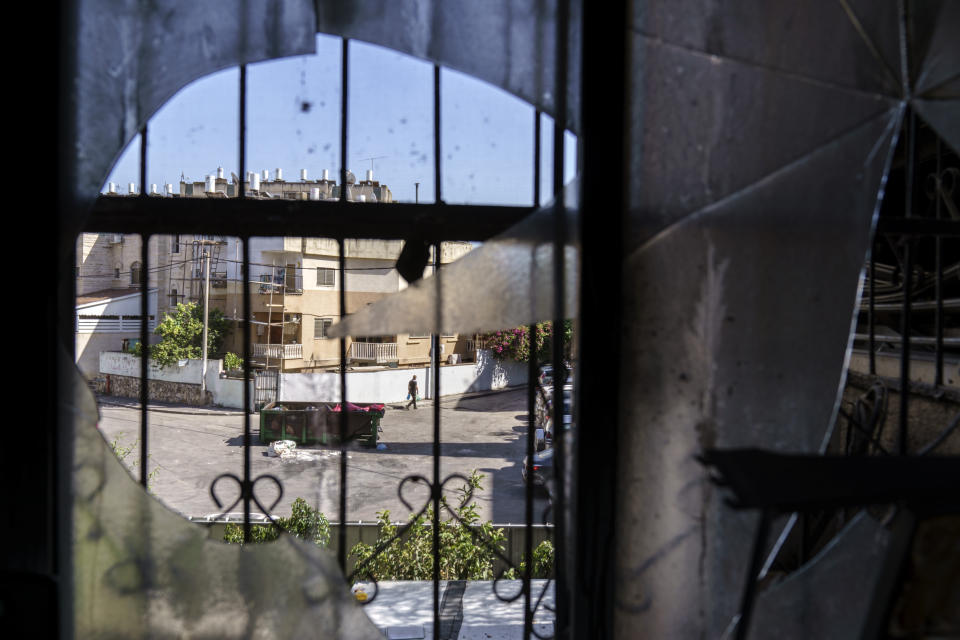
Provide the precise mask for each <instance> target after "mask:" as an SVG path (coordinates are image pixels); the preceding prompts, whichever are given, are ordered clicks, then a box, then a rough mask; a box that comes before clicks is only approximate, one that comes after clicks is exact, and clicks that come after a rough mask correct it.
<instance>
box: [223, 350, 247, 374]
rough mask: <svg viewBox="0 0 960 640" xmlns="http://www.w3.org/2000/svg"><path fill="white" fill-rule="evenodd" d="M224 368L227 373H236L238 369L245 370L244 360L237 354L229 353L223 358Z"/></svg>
mask: <svg viewBox="0 0 960 640" xmlns="http://www.w3.org/2000/svg"><path fill="white" fill-rule="evenodd" d="M223 368H224V369H226V370H227V371H235V370H237V369H242V368H243V358H241V357H240V356H238V355H237V354H235V353H230V352H227V355H225V356H223Z"/></svg>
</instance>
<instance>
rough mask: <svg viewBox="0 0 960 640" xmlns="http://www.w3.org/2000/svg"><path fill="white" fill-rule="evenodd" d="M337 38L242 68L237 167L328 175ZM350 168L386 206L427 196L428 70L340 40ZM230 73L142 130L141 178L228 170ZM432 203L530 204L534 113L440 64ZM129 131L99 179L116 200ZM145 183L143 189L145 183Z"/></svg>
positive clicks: (170, 106) (131, 178)
mask: <svg viewBox="0 0 960 640" xmlns="http://www.w3.org/2000/svg"><path fill="white" fill-rule="evenodd" d="M340 43H341V41H340V39H339V38H335V37H330V36H322V35H318V36H317V53H316V55H312V56H303V57H297V58H286V59H283V60H274V61H270V62H264V63H259V64H255V65H249V66H248V67H247V92H248V93H247V170H250V171H254V170H255V171H263V170H264V169H267V170H269V172H270V177H271V179H273V177H274V175H275V173H274V172H275V170H276V168H277V167H280V168H282V169H283V178H284V179H285V180H288V181H291V180H299V179H300V170H301V169H307V172H308V173H307V177H308V178H309V179H315V178H318V177H320V175H321V173H322V171H323V169H328V170H329V171H330V174H331V177H335V176H337V175H338V174H339V165H340V133H339V131H340V59H341V58H340V56H341V44H340ZM349 62H350V67H349V69H350V78H349V96H348V104H349V107H348V108H349V115H348V127H349V129H348V132H347V134H348V168H349V169H350V170H351V171H353V172H354V173H355V174H357V177H358V178H360V179H363V177H364V176H365V175H366V171H367V170H368V169H370V168H371V160H370V159H371V158H373V160H372V168H373V170H374V178H375V179H376V180H380V181H381V182H383V183H385V184H387V185H388V186H389V187H390V189H391V191H392V192H393V195H394V199H396V200H399V201H405V202H413V200H414V194H415V187H414V183H416V182H419V183H420V201H421V202H432V201H433V198H434V180H433V176H434V169H433V163H434V158H433V149H434V143H433V66H432V64H430V63H428V62H423V61H420V60H417V59H415V58H411V57H409V56H406V55H403V54H400V53H397V52H394V51H391V50H389V49H384V48H382V47H377V46H374V45H368V44H365V43H361V42H357V41H351V43H350V61H349ZM238 85H239V72H238V70H237V69H235V68H234V69H227V70H225V71H221V72H218V73H215V74H213V75H210V76H207V77H205V78H201V79H200V80H197V81H196V82H194V83H192V84H190V85H189V86H187V87H185V88H184V89H182V90H181V91H180V92H179V93H178V94H177V95H175V96H174V97H173V98H172V99H171V100H170V101H169V102H168V103H167V104H165V105H164V106H163V107H161V108H160V109H159V110H158V112H157V113H156V114H155V115H154V116H153V118H151V120H150V122H149V125H148V143H149V148H148V150H147V175H148V185H149V183H156V184H157V185H158V188H159V189H160V190H161V191H162V189H163V184H165V183H168V182H169V183H172V184H173V185H174V190H175V191H178V190H179V187H178V183H179V181H180V177H181V173H182V174H183V175H184V176H185V177H186V178H188V179H190V180H197V181H199V180H203V179H204V177H205V176H207V175H210V174H212V173H215V172H216V169H217V167H219V166H222V167H223V168H224V172H225V175H226V176H227V177H229V176H230V172H231V171H233V172H237V171H238V169H237V167H238V161H237V153H238V148H237V146H238V145H237V128H238V116H239V114H238V112H237V111H238V107H237V105H238V93H239V86H238ZM440 85H441V94H440V95H441V154H442V156H443V157H442V159H441V171H442V177H443V185H442V197H443V198H444V200H445V201H446V202H450V203H472V204H481V203H482V204H516V205H529V204H532V203H533V153H534V145H533V136H534V117H535V116H534V110H533V107H532V106H530V105H529V104H527V103H525V102H523V101H522V100H519V99H518V98H515V97H513V96H511V95H509V94H507V93H506V92H504V91H501V90H500V89H497V88H495V87H493V86H491V85H489V84H486V83H484V82H481V81H479V80H475V79H473V78H470V77H469V76H465V75H463V74H461V73H458V72H455V71H451V70H448V69H444V70H443V71H442V73H441V83H440ZM552 126H553V123H552V120H551V119H550V118H549V117H548V116H543V123H542V135H541V154H542V159H543V161H542V165H541V174H542V181H541V194H542V200H543V201H546V200H548V199H549V195H548V194H549V193H550V191H551V188H550V184H551V179H552V154H553V151H552V147H553V144H552V141H553V137H552V136H553V129H552ZM566 139H567V143H566V154H565V155H566V163H565V164H566V166H565V174H566V180H569V179H570V178H571V177H572V176H573V173H574V165H575V144H576V139H575V138H574V136H572V135H571V134H569V133H568V134H567V136H566ZM139 154H140V142H139V136H138V137H137V138H135V139H134V140H133V141H132V142H131V143H130V145H129V146H128V147H127V149H125V150H124V152H123V153H122V154H121V156H120V158H119V160H118V161H117V163H116V165H115V166H114V168H113V170H112V171H111V173H110V176H109V177H108V178H107V179H106V180H105V181H104V188H103V190H104V191H105V190H106V183H107V182H115V183H117V184H118V185H119V186H118V190H119V191H121V192H123V193H125V192H126V191H127V185H128V183H130V182H133V183H139V181H140V179H139ZM148 188H149V186H148Z"/></svg>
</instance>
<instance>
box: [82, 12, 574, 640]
mask: <svg viewBox="0 0 960 640" xmlns="http://www.w3.org/2000/svg"><path fill="white" fill-rule="evenodd" d="M556 27H557V35H556V52H555V53H556V66H555V71H556V85H555V86H556V87H557V91H556V100H557V105H556V112H555V113H554V114H553V116H554V121H553V122H554V130H553V196H554V216H553V219H554V224H555V229H554V235H555V237H554V245H553V256H554V258H553V260H554V262H553V278H554V282H553V294H554V308H553V318H552V322H553V326H554V328H555V330H554V334H555V335H556V334H557V332H558V331H559V327H562V326H563V322H564V319H565V318H564V311H563V310H564V304H565V302H564V298H563V293H564V288H563V285H562V283H563V281H564V264H563V256H564V250H563V247H564V245H565V243H566V238H567V234H568V230H567V229H566V224H567V223H566V218H565V215H564V206H565V203H564V194H563V175H564V142H565V141H564V130H565V127H564V123H566V122H567V90H566V86H567V84H566V74H567V69H568V65H567V59H568V51H567V49H568V43H567V38H568V30H569V6H568V2H565V1H563V2H559V3H558V16H557V21H556ZM349 45H350V40H349V39H347V38H343V39H342V50H341V51H342V66H341V104H340V116H341V121H340V181H341V184H342V185H345V184H346V173H347V149H348V139H347V118H348V69H349ZM239 72H240V73H239V85H240V86H239V131H238V136H237V137H238V165H239V175H241V176H244V175H246V166H245V162H246V94H247V87H246V66H245V65H241V66H240V67H239ZM440 80H441V73H440V66H439V65H436V64H435V65H434V74H433V92H434V123H433V125H434V184H435V197H434V199H435V202H434V203H432V204H389V205H382V204H378V203H371V204H364V205H363V206H362V207H361V206H359V205H355V204H350V203H348V202H347V199H346V195H347V193H346V192H347V190H346V189H341V190H340V199H339V202H324V201H320V202H309V201H283V202H262V201H258V202H253V201H251V200H248V199H246V198H245V195H246V194H245V193H244V189H242V188H241V189H238V193H237V194H236V198H231V199H215V200H203V199H201V200H193V199H183V200H180V199H177V200H170V199H164V198H149V197H148V195H149V194H148V193H147V190H145V189H141V190H140V194H139V197H137V198H131V199H127V198H106V199H105V198H100V199H99V200H98V201H97V203H96V205H95V207H94V210H93V211H92V212H91V215H90V217H89V219H88V222H87V224H86V227H85V229H84V230H85V231H102V230H104V229H109V230H113V231H122V232H124V233H138V234H140V236H141V247H142V256H141V260H140V262H141V265H142V267H141V268H142V272H143V273H149V269H150V264H149V250H148V248H149V243H150V239H151V236H153V235H160V234H183V233H190V232H193V233H205V234H210V233H223V232H224V231H225V225H224V221H225V218H224V215H225V214H227V213H229V214H230V218H229V219H230V229H231V230H234V229H239V231H240V233H239V234H237V235H238V236H239V239H240V240H241V242H242V245H243V254H242V281H243V282H244V283H245V286H244V287H243V318H244V320H243V329H242V330H243V362H244V365H243V371H244V392H243V403H244V407H245V410H244V420H243V444H244V447H243V469H242V472H241V473H240V474H239V475H238V474H235V473H224V474H221V475H219V476H217V477H216V478H214V480H213V481H212V483H211V486H210V493H211V497H212V498H213V500H214V502H215V503H216V504H217V506H218V508H221V509H222V511H223V512H224V513H226V512H228V511H230V510H232V509H233V508H234V507H235V506H237V505H238V504H242V507H243V523H242V530H243V539H244V541H245V542H250V541H251V540H252V538H251V508H252V506H253V505H256V507H257V508H258V509H260V511H261V512H263V513H264V514H265V515H266V516H267V518H268V519H269V520H270V521H271V522H272V523H273V524H274V525H276V522H275V520H274V519H273V517H272V516H271V512H272V510H273V508H274V507H276V505H277V504H278V503H279V502H280V500H281V499H282V496H283V484H282V483H281V481H280V480H279V479H278V478H277V477H276V476H273V475H271V474H262V475H259V476H257V477H251V470H250V447H251V444H252V436H251V430H250V414H249V407H250V406H251V397H250V380H251V372H250V360H251V357H250V356H251V353H250V348H251V347H250V345H251V331H250V322H249V321H248V320H249V319H250V318H251V308H250V291H249V285H250V283H251V275H250V255H249V240H250V238H251V237H255V236H262V235H271V234H275V233H276V231H277V230H278V229H282V230H283V231H284V233H288V234H296V235H299V236H303V237H311V236H314V237H333V238H336V240H337V241H338V244H339V256H340V257H339V268H338V270H339V305H340V315H341V317H344V315H345V313H346V287H345V275H346V266H345V252H344V241H345V240H346V239H347V238H352V237H364V238H381V239H409V234H410V229H411V228H413V227H416V230H417V234H418V236H419V237H420V238H425V239H427V240H428V241H429V242H430V243H431V244H432V246H433V255H434V276H433V277H435V278H437V282H438V286H437V298H438V300H437V310H438V314H439V310H440V308H441V305H440V301H441V297H442V294H441V287H440V286H439V283H440V282H442V281H441V271H440V247H441V242H442V241H444V240H473V241H483V240H486V239H488V238H489V237H491V236H493V235H495V234H496V233H498V232H500V231H502V230H504V229H505V228H507V227H508V226H510V224H512V223H514V222H517V221H519V220H520V219H522V218H523V217H524V216H526V215H528V214H529V213H530V212H532V211H533V210H535V209H536V208H539V207H540V200H541V195H540V179H541V173H540V163H541V149H540V146H541V142H540V136H541V115H542V114H541V112H540V111H539V110H535V113H534V117H535V120H534V138H535V140H534V158H533V163H534V167H535V168H534V185H533V189H534V207H533V208H530V207H517V206H483V205H448V204H446V203H444V202H443V198H442V193H441V184H442V182H441V153H440V148H441V137H440V133H441V130H440V116H441V113H440ZM148 144H149V143H148V129H147V126H146V125H144V126H143V128H142V129H141V130H140V184H142V185H145V184H147V149H148ZM139 284H140V292H141V324H140V340H141V343H142V344H143V345H144V354H145V355H148V354H149V346H148V345H149V340H148V338H149V328H148V320H147V318H148V313H149V311H148V295H147V291H148V279H147V278H142V279H141V281H140V283H139ZM438 324H439V318H438ZM529 330H530V332H531V333H530V335H531V336H532V335H534V330H535V327H534V326H533V325H531V326H530V327H529ZM431 342H432V347H433V354H434V356H433V358H432V365H431V366H432V373H433V395H434V405H433V406H434V410H433V453H432V455H433V469H432V477H431V478H427V477H426V476H423V475H411V476H408V477H406V478H404V479H403V480H402V481H401V483H400V485H399V486H398V488H397V491H398V495H399V498H400V500H401V502H403V504H404V505H406V506H407V507H408V508H410V509H411V511H412V510H413V507H412V505H410V504H409V503H408V502H407V500H406V499H405V498H404V496H403V489H404V487H405V485H406V484H407V483H423V484H426V485H427V486H428V487H429V489H430V501H429V502H428V503H427V504H424V505H423V506H422V507H421V508H420V510H419V513H418V514H417V515H422V514H423V513H424V512H425V511H426V510H427V507H428V505H430V504H432V506H433V522H432V530H433V595H434V598H433V623H434V624H433V637H434V638H438V639H439V638H441V637H442V636H441V632H442V628H443V627H442V626H441V612H440V591H439V583H440V563H439V562H438V557H439V549H440V541H439V535H440V526H439V522H440V512H441V496H442V492H443V488H444V486H445V485H446V484H447V483H448V482H450V481H451V480H467V479H466V478H465V477H464V476H463V475H461V474H452V475H449V476H447V477H446V478H441V477H440V442H441V420H440V402H439V399H440V391H441V390H440V377H439V367H440V364H439V353H440V351H439V345H440V336H439V335H438V334H434V335H432V341H431ZM533 353H534V350H532V349H531V354H533ZM551 355H552V358H551V359H552V365H553V370H554V372H555V375H554V381H555V384H554V386H555V387H556V384H558V383H559V384H560V385H561V388H562V381H563V379H564V377H563V376H562V375H561V374H560V372H561V371H564V370H565V366H566V365H565V362H564V358H563V345H562V341H561V340H558V339H554V340H553V341H552V354H551ZM148 361H149V358H148V357H142V358H141V360H140V364H141V368H140V380H141V384H140V398H139V399H140V433H139V437H140V440H139V441H140V478H139V481H140V484H141V485H142V486H143V487H144V489H146V487H147V482H148V475H149V474H148V458H149V430H148V406H149V383H148ZM537 371H538V363H537V362H536V359H535V357H533V355H531V358H530V360H529V381H528V393H527V413H528V429H527V438H526V455H527V456H528V459H530V460H532V459H533V454H534V451H535V442H534V426H535V424H536V421H535V393H536V391H535V387H536V385H535V381H536V379H537ZM339 372H340V385H341V402H346V400H347V396H348V390H347V378H346V339H345V338H341V339H340V367H339ZM561 393H562V391H561ZM563 412H564V403H563V402H562V401H558V402H553V421H554V424H556V425H563V424H564V421H563ZM347 418H348V414H347V412H346V411H343V412H341V413H340V495H339V521H340V523H341V526H340V527H339V536H338V537H339V539H338V543H337V559H338V562H339V564H340V567H341V569H342V570H343V571H344V573H346V567H347V548H346V544H347V543H346V527H345V526H343V524H344V523H346V522H347V515H348V513H347V500H346V495H347V453H346V448H345V447H346V440H347V438H346V434H347V432H348V430H347ZM554 447H555V455H554V459H555V462H554V473H555V478H554V481H555V485H556V489H555V492H554V495H553V501H552V505H550V506H548V508H547V511H546V512H544V513H543V514H542V520H543V522H544V523H546V522H547V519H548V517H550V512H552V513H553V514H555V516H554V521H555V524H554V528H555V535H554V544H555V575H556V579H555V580H556V589H555V602H556V610H555V623H554V629H563V628H565V627H566V625H567V624H568V620H569V617H568V613H567V606H566V600H565V598H564V594H565V593H566V588H567V586H566V581H567V578H566V577H565V576H564V571H563V569H564V566H563V565H564V563H563V562H562V561H561V558H563V557H564V543H565V532H564V518H563V517H562V514H563V513H564V509H565V507H564V504H565V500H566V496H565V495H564V491H565V483H564V481H563V478H564V468H565V462H564V461H565V459H566V455H567V452H566V451H565V450H564V447H565V445H564V438H562V437H557V438H555V439H554ZM222 480H232V481H233V482H235V483H236V484H237V486H238V487H239V490H240V491H239V497H238V498H237V499H236V500H235V501H234V503H233V504H231V505H229V506H226V507H225V508H224V505H223V503H222V502H221V501H220V499H219V497H218V495H217V492H216V486H217V485H218V484H219V483H220V482H221V481H222ZM261 482H272V483H273V484H274V485H275V486H276V487H277V490H278V496H277V498H276V499H275V501H274V502H273V503H272V504H270V505H264V504H263V503H262V502H261V501H260V499H259V498H258V497H257V493H256V490H255V488H256V485H257V484H258V483H261ZM525 498H526V507H525V524H526V531H525V534H526V535H525V538H526V539H525V547H524V557H525V558H527V562H526V566H525V569H524V571H523V572H522V574H521V575H522V578H521V581H522V588H521V589H520V590H519V591H517V592H516V593H509V594H504V593H501V591H502V587H500V586H499V584H498V583H499V579H500V577H501V576H502V573H501V576H498V580H497V581H495V582H494V584H493V589H494V593H495V594H496V596H497V598H498V599H500V600H501V601H504V602H514V601H516V600H518V599H520V598H522V599H523V603H524V637H530V636H535V637H538V638H544V637H552V636H543V635H540V633H539V632H538V631H537V629H536V628H534V624H533V619H534V614H535V612H536V611H537V610H538V609H539V608H540V607H541V606H546V605H545V604H544V603H543V597H544V594H545V593H546V591H547V589H548V588H549V586H550V582H551V581H552V580H553V579H551V580H550V581H548V582H547V583H546V584H545V585H544V587H543V589H542V590H541V591H540V592H539V593H535V592H534V590H533V589H532V586H531V585H532V568H533V562H532V557H533V548H532V541H533V525H534V518H535V514H534V486H533V483H532V482H528V483H527V486H526V496H525ZM468 500H469V497H468ZM448 511H449V512H450V513H451V514H452V515H453V517H454V518H456V517H457V514H456V513H455V512H454V511H453V510H452V509H449V508H448ZM409 526H410V523H408V524H407V525H405V526H403V527H401V528H400V529H399V531H398V533H397V534H396V536H395V537H394V538H393V539H391V540H390V541H388V542H387V543H386V544H381V545H379V546H378V547H377V548H376V549H375V551H374V554H373V555H374V556H376V555H377V554H378V553H380V552H381V551H382V550H383V549H384V548H386V547H387V546H388V544H389V542H392V541H393V540H394V539H396V538H398V537H400V536H402V535H403V534H404V533H405V532H406V530H407V529H408V528H409ZM468 529H469V530H470V531H471V533H472V534H473V536H474V540H475V542H476V543H477V544H478V545H486V546H488V548H490V549H491V550H492V551H493V552H494V553H495V555H496V556H497V557H499V558H500V560H501V561H503V562H504V563H506V564H507V566H508V567H509V568H513V569H515V570H517V571H518V574H519V573H520V572H519V568H518V567H517V566H516V565H514V564H513V563H512V561H511V560H510V559H509V558H507V557H506V556H505V555H503V554H502V553H501V552H500V551H499V549H498V548H496V547H495V546H493V545H492V544H491V543H490V542H489V541H487V540H485V539H483V537H482V535H481V534H480V533H478V532H477V531H475V530H474V528H472V527H468ZM346 577H347V580H348V582H350V581H353V580H354V579H358V578H370V577H371V576H370V574H369V572H365V570H364V567H363V566H362V565H361V566H358V567H356V568H355V569H354V571H353V572H351V573H350V575H347V576H346ZM375 597H376V592H374V594H373V596H372V597H370V598H369V599H368V600H367V601H366V603H370V602H372V601H373V600H374V599H375Z"/></svg>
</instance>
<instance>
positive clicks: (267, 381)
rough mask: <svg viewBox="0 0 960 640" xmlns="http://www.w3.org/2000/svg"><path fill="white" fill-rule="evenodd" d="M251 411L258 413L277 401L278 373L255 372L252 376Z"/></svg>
mask: <svg viewBox="0 0 960 640" xmlns="http://www.w3.org/2000/svg"><path fill="white" fill-rule="evenodd" d="M253 381H254V382H253V410H254V411H260V409H262V408H263V407H264V406H265V405H268V404H270V403H271V402H273V401H275V400H276V399H277V389H278V388H279V387H280V372H279V371H255V372H254V376H253Z"/></svg>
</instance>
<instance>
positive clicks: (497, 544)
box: [350, 471, 506, 580]
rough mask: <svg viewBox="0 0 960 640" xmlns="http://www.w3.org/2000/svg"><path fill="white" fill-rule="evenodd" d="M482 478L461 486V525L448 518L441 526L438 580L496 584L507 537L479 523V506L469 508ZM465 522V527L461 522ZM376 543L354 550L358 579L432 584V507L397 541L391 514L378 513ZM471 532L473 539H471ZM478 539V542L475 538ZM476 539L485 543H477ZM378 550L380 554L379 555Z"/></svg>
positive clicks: (474, 475) (475, 475) (359, 545)
mask: <svg viewBox="0 0 960 640" xmlns="http://www.w3.org/2000/svg"><path fill="white" fill-rule="evenodd" d="M483 478H484V476H483V475H482V474H479V473H477V472H476V471H473V473H471V474H470V479H469V482H468V484H465V485H463V486H461V487H460V488H459V489H458V490H457V493H458V494H459V498H458V500H457V506H456V508H455V509H454V511H455V512H456V514H457V515H458V516H459V520H458V519H456V518H454V517H453V515H450V516H449V518H447V519H446V520H440V552H439V554H437V555H438V557H439V559H440V579H441V580H492V579H493V578H494V575H493V560H494V557H495V556H494V551H493V548H496V549H497V550H498V551H500V552H503V550H504V542H505V541H506V535H505V534H504V533H503V529H496V528H494V526H493V524H492V523H491V522H489V521H488V522H484V523H481V522H480V516H479V514H478V513H477V505H476V504H473V503H469V504H468V503H467V500H468V499H469V496H470V491H471V489H472V490H474V491H476V490H479V489H481V485H480V481H481V480H482V479H483ZM447 506H448V503H447V500H446V497H441V513H443V512H446V513H448V514H449V511H448V510H447V508H446V507H447ZM461 521H462V522H461ZM377 522H378V525H379V528H378V533H377V542H376V543H375V544H373V545H369V544H366V543H363V542H359V543H357V544H356V545H354V547H353V549H351V550H350V556H351V557H353V558H355V559H356V567H357V577H358V578H360V579H364V578H371V577H372V578H375V579H376V580H430V579H432V578H433V528H432V526H431V523H432V522H433V506H432V505H431V506H430V507H428V508H427V509H426V511H425V512H424V514H423V515H421V516H418V517H416V518H414V520H413V521H412V523H411V525H410V529H409V530H408V531H407V532H406V533H405V534H404V535H403V536H401V537H400V538H397V539H396V540H393V542H390V543H389V544H388V541H389V540H390V539H391V538H393V537H394V536H395V535H396V534H397V531H398V529H399V527H398V526H396V525H394V524H392V523H391V522H390V512H389V511H388V510H383V511H379V512H377ZM471 530H472V533H471ZM475 536H476V538H475ZM477 538H479V539H480V540H483V541H484V542H478V541H477ZM381 547H382V549H381ZM378 549H381V550H380V551H379V552H377V550H378Z"/></svg>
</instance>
